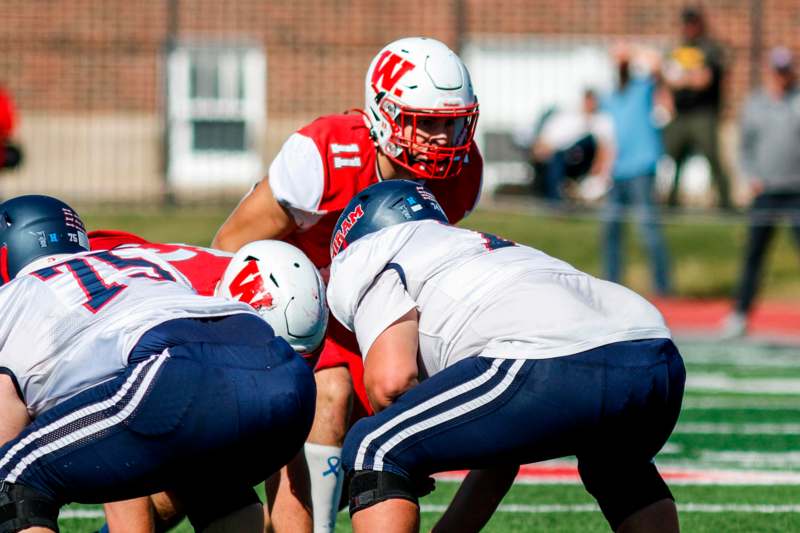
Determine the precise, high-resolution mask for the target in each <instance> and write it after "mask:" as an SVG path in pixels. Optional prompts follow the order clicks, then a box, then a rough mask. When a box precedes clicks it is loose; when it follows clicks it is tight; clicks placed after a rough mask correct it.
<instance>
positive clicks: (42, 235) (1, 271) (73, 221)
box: [0, 195, 89, 285]
mask: <svg viewBox="0 0 800 533" xmlns="http://www.w3.org/2000/svg"><path fill="white" fill-rule="evenodd" d="M88 250H89V239H88V238H87V237H86V230H85V229H84V226H83V221H81V219H80V217H79V216H78V214H77V213H76V212H75V210H74V209H72V208H71V207H70V206H68V205H67V204H65V203H64V202H62V201H61V200H58V199H56V198H52V197H50V196H40V195H29V196H17V197H16V198H12V199H10V200H6V201H5V202H3V203H2V204H0V278H2V279H1V280H0V285H2V284H4V283H8V282H9V281H11V280H12V279H14V277H15V276H16V275H17V274H19V271H20V270H22V269H23V268H24V267H25V265H27V264H28V263H30V262H32V261H34V260H36V259H39V258H40V257H45V256H47V255H54V254H73V253H77V252H85V251H88Z"/></svg>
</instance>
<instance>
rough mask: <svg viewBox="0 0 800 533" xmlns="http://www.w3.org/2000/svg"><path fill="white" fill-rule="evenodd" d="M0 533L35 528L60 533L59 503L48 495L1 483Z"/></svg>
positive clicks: (22, 486) (23, 486)
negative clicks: (43, 528) (44, 528)
mask: <svg viewBox="0 0 800 533" xmlns="http://www.w3.org/2000/svg"><path fill="white" fill-rule="evenodd" d="M0 509H2V510H3V513H2V515H0V533H13V532H15V531H20V530H23V529H27V528H29V527H33V526H40V527H46V528H48V529H52V530H53V531H58V509H59V505H58V503H57V502H56V501H55V500H53V498H51V497H50V496H48V495H47V494H44V493H42V492H40V491H38V490H36V489H33V488H31V487H27V486H25V485H18V484H16V483H8V482H6V481H3V482H0Z"/></svg>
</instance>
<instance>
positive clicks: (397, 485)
mask: <svg viewBox="0 0 800 533" xmlns="http://www.w3.org/2000/svg"><path fill="white" fill-rule="evenodd" d="M390 499H401V500H408V501H410V502H412V503H414V504H418V503H419V500H418V498H417V495H416V490H415V487H414V484H413V483H412V482H411V480H409V479H408V478H406V477H405V476H401V475H398V474H393V473H391V472H382V471H373V470H357V471H355V472H354V473H353V474H352V476H351V477H350V516H352V515H353V514H355V513H357V512H358V511H361V510H363V509H367V508H368V507H372V506H373V505H375V504H377V503H380V502H382V501H386V500H390Z"/></svg>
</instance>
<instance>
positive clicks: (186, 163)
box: [167, 43, 267, 185]
mask: <svg viewBox="0 0 800 533" xmlns="http://www.w3.org/2000/svg"><path fill="white" fill-rule="evenodd" d="M266 72H267V69H266V56H265V54H264V51H263V50H262V49H261V48H259V47H256V46H247V45H238V44H226V43H182V44H178V45H177V46H175V47H174V48H173V49H172V50H171V51H170V52H169V54H168V56H167V154H168V155H167V179H168V180H169V182H170V184H173V185H236V184H242V183H252V182H253V181H255V180H256V179H258V178H259V177H260V176H261V174H262V173H263V171H264V169H263V160H262V157H261V153H260V151H259V144H260V142H261V139H262V138H263V134H264V131H265V128H266V81H267V80H266Z"/></svg>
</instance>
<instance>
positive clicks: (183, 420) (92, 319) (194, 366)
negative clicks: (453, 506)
mask: <svg viewBox="0 0 800 533" xmlns="http://www.w3.org/2000/svg"><path fill="white" fill-rule="evenodd" d="M0 246H1V247H0V277H1V278H2V286H1V287H0V310H2V311H0V312H2V321H0V442H1V443H2V447H0V509H2V513H0V533H11V532H16V531H23V530H24V531H28V530H31V531H37V532H38V531H57V530H58V524H57V519H58V512H59V508H60V507H61V506H62V505H63V504H65V503H67V502H72V501H74V502H86V503H92V502H97V503H99V502H106V501H117V500H124V499H128V498H134V497H138V496H144V495H147V494H151V493H154V492H157V491H163V490H168V491H172V492H174V493H175V494H176V495H178V496H179V499H180V501H183V502H186V505H187V507H186V513H187V515H188V516H189V519H190V521H191V522H192V524H193V526H194V527H195V529H196V530H199V531H220V530H226V531H251V532H259V533H260V532H261V531H262V530H263V527H264V526H263V523H264V516H263V512H262V509H261V505H260V502H259V500H258V497H257V495H256V494H255V492H254V491H253V489H252V487H253V485H254V484H256V483H257V482H260V481H261V480H263V479H265V478H266V477H268V476H269V475H270V474H271V473H273V472H275V471H277V470H278V469H279V468H280V467H281V466H282V465H284V464H286V463H287V462H288V461H289V460H290V459H291V458H292V457H293V456H294V455H295V454H296V453H297V452H298V451H299V450H300V448H301V447H302V444H303V442H304V440H305V438H306V436H307V435H308V432H309V430H310V427H311V423H312V420H313V414H314V397H315V387H314V380H313V376H312V373H311V371H310V369H309V368H308V366H307V365H306V363H305V362H304V361H303V360H302V358H301V357H300V356H299V355H298V354H297V353H296V352H295V351H294V350H292V348H291V347H290V346H289V344H288V343H287V342H286V341H285V340H284V339H282V338H279V337H276V336H275V334H274V332H273V330H272V328H270V326H269V325H268V324H267V322H265V321H264V320H262V319H261V318H260V317H259V315H258V314H257V313H256V311H255V310H254V309H253V308H252V307H250V306H249V305H247V304H245V303H242V302H236V301H232V300H229V299H225V298H218V297H209V296H201V295H198V294H197V293H196V292H195V291H194V290H193V289H192V287H191V285H190V283H189V282H188V280H187V279H186V278H185V277H184V276H183V275H182V273H181V272H180V271H179V270H178V269H176V268H174V267H173V266H172V265H171V264H170V263H169V262H167V261H165V260H164V259H163V258H161V257H159V255H158V254H157V253H154V252H152V251H148V250H144V249H141V248H127V249H124V248H120V249H116V250H98V251H89V242H88V239H87V236H86V233H85V230H84V227H83V223H82V222H81V220H80V218H79V217H78V215H77V214H76V213H75V211H73V210H72V209H71V208H70V207H69V206H68V205H67V204H65V203H63V202H61V201H60V200H57V199H55V198H51V197H48V196H36V195H31V196H20V197H17V198H13V199H11V200H8V201H6V202H4V203H2V204H0ZM276 435H280V438H275V436H276Z"/></svg>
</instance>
